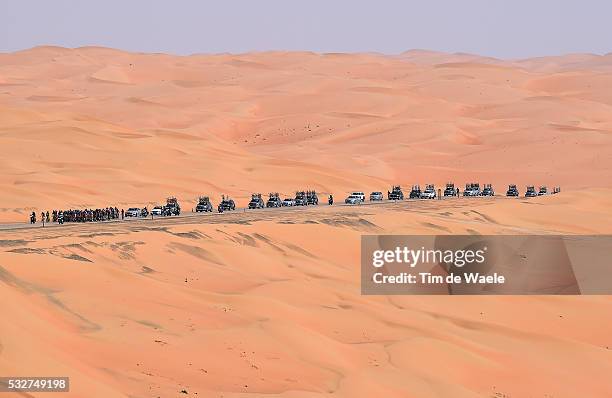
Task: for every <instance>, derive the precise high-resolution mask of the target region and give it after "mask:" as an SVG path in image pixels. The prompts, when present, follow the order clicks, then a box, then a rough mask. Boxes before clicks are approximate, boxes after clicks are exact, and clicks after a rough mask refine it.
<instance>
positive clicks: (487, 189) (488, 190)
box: [480, 184, 495, 196]
mask: <svg viewBox="0 0 612 398" xmlns="http://www.w3.org/2000/svg"><path fill="white" fill-rule="evenodd" d="M480 195H481V196H495V191H494V190H493V185H492V184H485V185H484V188H483V189H482V192H481V193H480Z"/></svg>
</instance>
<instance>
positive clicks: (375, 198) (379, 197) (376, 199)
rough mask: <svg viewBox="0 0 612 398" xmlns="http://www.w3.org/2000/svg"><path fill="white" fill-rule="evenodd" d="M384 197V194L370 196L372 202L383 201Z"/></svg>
mask: <svg viewBox="0 0 612 398" xmlns="http://www.w3.org/2000/svg"><path fill="white" fill-rule="evenodd" d="M383 198H384V196H383V193H382V192H372V193H371V194H370V202H375V201H380V200H383Z"/></svg>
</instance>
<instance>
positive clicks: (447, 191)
mask: <svg viewBox="0 0 612 398" xmlns="http://www.w3.org/2000/svg"><path fill="white" fill-rule="evenodd" d="M444 196H457V190H456V189H455V184H453V183H452V182H449V183H447V184H446V188H444Z"/></svg>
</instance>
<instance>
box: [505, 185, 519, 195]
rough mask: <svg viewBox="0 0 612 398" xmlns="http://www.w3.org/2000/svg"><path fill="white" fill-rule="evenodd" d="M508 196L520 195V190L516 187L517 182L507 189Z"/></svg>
mask: <svg viewBox="0 0 612 398" xmlns="http://www.w3.org/2000/svg"><path fill="white" fill-rule="evenodd" d="M506 196H509V197H518V196H519V191H518V189H517V188H516V185H515V184H510V185H508V190H507V191H506Z"/></svg>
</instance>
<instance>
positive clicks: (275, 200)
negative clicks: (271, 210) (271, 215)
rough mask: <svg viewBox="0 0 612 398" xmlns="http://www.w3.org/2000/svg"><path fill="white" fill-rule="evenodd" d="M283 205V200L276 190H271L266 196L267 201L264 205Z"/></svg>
mask: <svg viewBox="0 0 612 398" xmlns="http://www.w3.org/2000/svg"><path fill="white" fill-rule="evenodd" d="M282 205H283V201H282V200H281V198H280V196H279V195H278V193H277V192H271V193H270V195H269V196H268V201H267V202H266V207H281V206H282Z"/></svg>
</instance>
